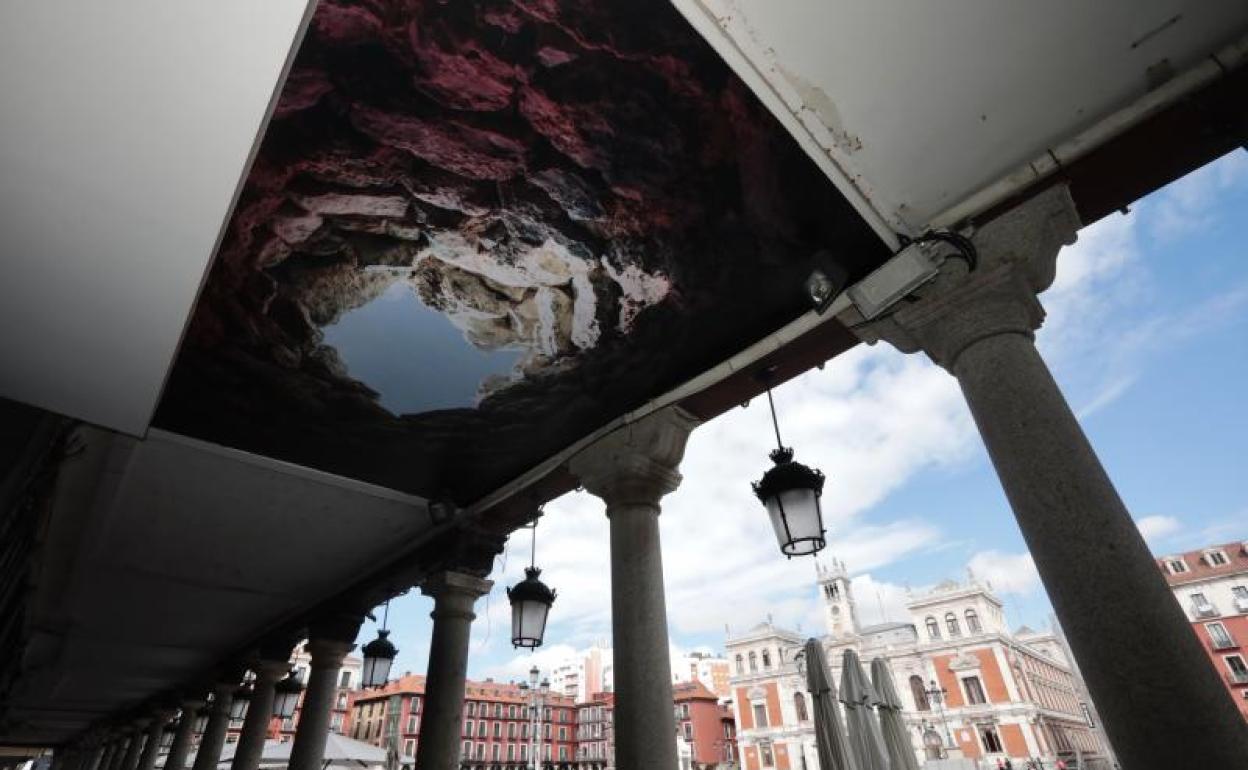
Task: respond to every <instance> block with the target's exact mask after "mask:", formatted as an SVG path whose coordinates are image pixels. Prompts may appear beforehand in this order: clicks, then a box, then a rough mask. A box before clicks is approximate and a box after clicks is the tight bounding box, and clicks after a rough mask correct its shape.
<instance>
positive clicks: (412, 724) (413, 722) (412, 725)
mask: <svg viewBox="0 0 1248 770" xmlns="http://www.w3.org/2000/svg"><path fill="white" fill-rule="evenodd" d="M419 719H420V717H417V716H415V715H413V716H410V717H408V718H407V731H408V732H409V733H414V732H418V731H419V730H420V722H419Z"/></svg>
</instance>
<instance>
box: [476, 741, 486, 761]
mask: <svg viewBox="0 0 1248 770" xmlns="http://www.w3.org/2000/svg"><path fill="white" fill-rule="evenodd" d="M477 759H485V744H484V743H478V744H477Z"/></svg>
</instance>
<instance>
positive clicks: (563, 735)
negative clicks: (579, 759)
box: [559, 727, 568, 741]
mask: <svg viewBox="0 0 1248 770" xmlns="http://www.w3.org/2000/svg"><path fill="white" fill-rule="evenodd" d="M567 739H568V728H566V727H560V728H559V740H561V741H566V740H567Z"/></svg>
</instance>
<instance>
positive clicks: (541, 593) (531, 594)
mask: <svg viewBox="0 0 1248 770" xmlns="http://www.w3.org/2000/svg"><path fill="white" fill-rule="evenodd" d="M531 527H532V529H533V552H532V557H531V559H530V561H529V566H528V567H525V569H524V580H521V581H520V582H519V583H516V584H515V585H514V586H512V587H511V588H508V589H507V599H508V600H509V601H510V602H511V644H512V646H513V647H528V648H533V647H541V646H542V638H543V637H544V636H545V635H546V616H547V615H548V614H549V613H550V607H551V605H552V604H554V603H555V592H554V591H553V590H552V589H551V588H550V587H549V586H547V585H546V584H545V583H543V582H542V581H541V580H539V579H538V578H539V576H540V575H541V574H542V571H541V570H540V569H538V568H537V522H536V521H534V522H533V524H532V525H531Z"/></svg>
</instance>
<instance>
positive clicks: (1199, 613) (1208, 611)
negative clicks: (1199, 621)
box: [1192, 604, 1218, 618]
mask: <svg viewBox="0 0 1248 770" xmlns="http://www.w3.org/2000/svg"><path fill="white" fill-rule="evenodd" d="M1192 614H1194V615H1195V616H1196V617H1198V618H1216V617H1217V616H1218V608H1217V607H1214V606H1213V605H1212V604H1195V605H1193V606H1192Z"/></svg>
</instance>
